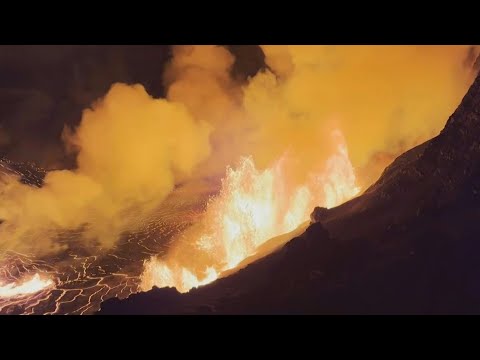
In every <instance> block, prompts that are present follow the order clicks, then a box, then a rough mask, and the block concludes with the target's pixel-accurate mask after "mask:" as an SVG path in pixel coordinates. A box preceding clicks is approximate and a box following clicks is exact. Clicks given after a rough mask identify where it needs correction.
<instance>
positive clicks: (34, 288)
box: [0, 274, 54, 298]
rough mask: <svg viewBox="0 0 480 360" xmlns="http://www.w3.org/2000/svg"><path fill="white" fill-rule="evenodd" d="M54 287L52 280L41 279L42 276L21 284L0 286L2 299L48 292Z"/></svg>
mask: <svg viewBox="0 0 480 360" xmlns="http://www.w3.org/2000/svg"><path fill="white" fill-rule="evenodd" d="M53 285H54V282H53V280H52V279H50V278H44V277H41V276H40V274H35V275H34V276H33V277H32V278H30V279H25V280H23V281H21V282H20V283H11V284H7V285H0V298H12V297H18V296H24V295H31V294H35V293H38V292H40V291H44V290H47V289H49V288H51V287H52V286H53Z"/></svg>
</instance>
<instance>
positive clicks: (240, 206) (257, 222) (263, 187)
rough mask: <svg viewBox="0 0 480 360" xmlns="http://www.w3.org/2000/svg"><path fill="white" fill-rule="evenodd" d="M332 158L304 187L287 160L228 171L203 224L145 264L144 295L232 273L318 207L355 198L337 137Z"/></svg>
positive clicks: (246, 161)
mask: <svg viewBox="0 0 480 360" xmlns="http://www.w3.org/2000/svg"><path fill="white" fill-rule="evenodd" d="M334 137H335V139H336V143H337V149H336V151H335V153H334V154H333V155H332V156H331V157H330V158H329V159H328V160H327V162H326V165H325V167H324V168H323V169H321V170H320V171H319V172H317V173H314V174H311V176H310V177H309V179H308V180H307V181H306V184H302V185H292V184H291V183H289V182H288V181H287V179H288V171H287V166H288V159H287V158H285V157H284V158H282V159H280V160H278V161H277V162H276V163H275V164H274V165H273V166H272V167H271V168H268V169H266V170H264V171H259V170H257V169H256V167H255V164H254V162H253V160H252V158H244V159H243V160H242V161H241V163H240V166H239V167H238V168H237V169H236V170H234V169H231V168H229V169H227V174H226V177H225V179H224V180H223V183H222V190H221V192H220V195H219V196H218V197H216V198H214V199H212V200H211V201H210V202H209V204H208V206H207V211H206V213H205V216H204V218H203V220H202V222H201V223H199V224H197V225H196V226H193V227H192V228H190V229H189V230H187V231H186V232H185V233H184V234H183V235H182V236H181V237H180V239H178V241H176V242H175V244H176V245H175V246H174V247H173V248H172V249H171V250H170V253H169V254H167V257H166V258H164V259H157V258H152V259H151V260H149V261H147V262H146V263H145V269H144V273H143V274H142V289H144V290H149V289H151V288H152V287H153V286H154V285H155V286H158V287H175V288H177V290H178V291H180V292H187V291H189V290H190V289H191V288H193V287H198V286H201V285H205V284H207V283H210V282H212V281H214V280H216V279H217V278H218V276H219V275H220V274H221V273H222V272H223V271H226V270H229V269H232V268H234V267H236V266H237V265H238V264H239V263H240V262H241V261H243V260H244V259H245V258H247V257H248V256H251V255H253V254H255V252H256V250H257V249H258V247H259V246H260V245H262V244H263V243H265V241H267V240H269V239H271V238H273V237H275V236H278V235H281V234H284V233H288V232H290V231H292V230H294V229H295V228H297V227H298V226H299V225H300V224H302V223H303V222H305V221H306V220H308V218H309V215H310V212H311V211H312V209H313V208H314V207H315V206H316V205H323V206H326V207H332V206H336V205H339V204H341V203H342V202H344V201H346V200H348V199H350V198H352V197H353V196H355V195H357V194H358V193H359V191H360V189H359V188H358V187H357V186H356V178H355V173H354V170H353V167H352V164H351V162H350V160H349V158H348V151H347V147H346V144H345V141H344V139H343V136H342V135H341V133H340V132H338V131H337V132H335V133H334Z"/></svg>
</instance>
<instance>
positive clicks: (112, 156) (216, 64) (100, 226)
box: [0, 46, 478, 252]
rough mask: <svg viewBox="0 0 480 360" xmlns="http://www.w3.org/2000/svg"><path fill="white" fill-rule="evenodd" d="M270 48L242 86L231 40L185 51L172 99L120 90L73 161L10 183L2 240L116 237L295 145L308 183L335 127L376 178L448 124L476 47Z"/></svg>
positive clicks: (293, 169)
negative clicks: (177, 194)
mask: <svg viewBox="0 0 480 360" xmlns="http://www.w3.org/2000/svg"><path fill="white" fill-rule="evenodd" d="M262 49H263V52H264V54H265V61H266V63H267V65H268V68H269V69H267V70H265V71H262V72H260V73H258V74H257V75H255V76H254V77H252V78H250V79H248V80H247V83H240V82H238V81H237V80H235V79H234V78H233V77H232V76H231V72H232V66H233V64H234V62H235V58H234V57H233V55H232V54H231V53H230V52H229V51H228V50H227V49H226V48H225V47H221V46H178V47H174V48H173V58H172V60H171V62H170V64H169V65H168V66H167V68H166V70H165V74H164V83H165V85H166V87H167V88H168V92H167V98H166V99H154V98H152V97H150V96H149V95H148V94H147V93H146V91H145V89H144V88H143V87H142V86H141V85H134V86H127V85H122V84H115V85H113V86H112V88H111V89H110V90H109V92H108V93H107V94H106V95H105V97H104V98H103V99H101V100H99V101H98V102H97V103H95V104H94V105H93V106H92V109H87V110H85V111H84V114H83V117H82V121H81V123H80V125H79V127H78V128H76V129H73V130H72V129H67V130H66V131H65V133H64V139H65V143H66V146H67V147H69V148H70V149H74V150H75V151H77V152H78V155H77V164H78V168H77V169H76V170H74V171H66V170H64V171H52V172H49V173H48V174H47V176H46V179H45V185H44V186H43V187H42V188H40V189H35V188H30V187H28V186H26V185H23V184H20V183H19V182H18V181H16V179H14V178H12V177H4V178H2V179H1V181H2V182H3V184H2V185H1V187H0V219H2V220H4V223H3V224H1V225H0V248H1V249H11V248H13V249H17V250H18V249H32V248H33V249H35V250H36V251H37V252H46V251H53V250H55V249H56V247H55V246H56V245H55V244H56V242H55V236H56V234H58V233H59V232H61V231H67V230H68V231H69V230H77V231H81V232H82V234H83V235H82V238H83V239H84V240H86V241H93V242H95V241H99V242H100V243H101V244H102V246H105V247H109V246H112V245H113V244H114V243H115V241H116V240H117V239H118V237H119V235H120V234H121V232H122V231H125V230H131V229H134V228H135V226H136V224H137V223H138V220H139V219H140V218H141V217H142V216H144V215H145V214H147V213H149V212H151V211H152V210H153V209H155V207H156V206H158V205H159V204H160V203H161V202H162V201H163V200H164V199H165V197H166V196H167V195H168V194H169V193H170V192H171V191H172V190H173V188H174V187H175V184H178V183H180V182H185V181H195V180H198V179H199V178H203V177H209V176H219V175H223V174H224V173H225V168H226V166H227V165H233V164H236V163H237V161H238V159H239V158H240V157H241V156H251V157H252V159H253V161H254V162H255V164H256V166H257V167H258V168H259V169H263V168H266V167H268V166H271V164H272V163H274V162H275V161H276V160H278V159H279V158H280V157H282V156H283V155H284V154H285V153H288V155H289V156H288V159H291V160H290V161H289V162H288V164H287V165H286V166H287V167H288V171H287V172H286V173H288V174H289V176H291V178H292V180H294V182H295V183H302V182H303V181H305V179H306V178H307V176H308V174H309V173H311V172H312V171H315V170H316V169H318V168H321V167H323V166H324V165H325V161H326V159H327V158H328V156H329V155H331V154H332V151H333V148H334V146H335V144H334V143H332V137H331V133H332V131H333V130H335V129H339V130H340V131H341V132H342V133H343V135H344V137H345V139H346V142H347V145H348V150H349V154H350V158H351V161H352V163H353V165H354V166H355V167H356V168H357V169H358V170H359V175H360V177H361V180H362V185H363V186H365V185H368V184H370V183H371V182H373V181H374V180H376V177H378V175H379V172H380V171H381V170H382V169H383V166H384V165H386V164H387V163H388V161H390V160H392V159H393V158H394V156H395V155H398V154H399V153H400V152H402V151H403V150H405V149H407V148H409V147H411V146H413V145H415V144H418V143H419V142H422V141H424V140H426V139H428V138H430V137H432V136H434V135H436V134H437V133H438V132H439V130H440V129H441V128H442V127H443V125H444V123H445V121H446V119H447V118H448V116H449V115H450V114H451V113H452V112H453V110H454V109H455V107H456V106H457V105H458V103H459V102H460V100H461V98H462V96H463V95H464V94H465V92H466V90H467V88H468V86H469V85H470V84H471V82H472V81H473V77H474V74H473V70H472V69H473V63H474V60H472V59H476V56H477V55H478V48H473V47H468V46H262ZM472 54H473V55H472ZM468 59H470V60H468ZM380 162H381V163H382V165H381V166H379V165H378V164H379V163H380ZM384 163H385V164H384Z"/></svg>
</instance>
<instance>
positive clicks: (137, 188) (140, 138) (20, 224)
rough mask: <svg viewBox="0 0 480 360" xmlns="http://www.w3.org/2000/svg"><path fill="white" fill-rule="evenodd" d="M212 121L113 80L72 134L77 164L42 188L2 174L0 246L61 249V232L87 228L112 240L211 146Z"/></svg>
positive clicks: (90, 234) (92, 236)
mask: <svg viewBox="0 0 480 360" xmlns="http://www.w3.org/2000/svg"><path fill="white" fill-rule="evenodd" d="M209 132H210V128H209V126H208V125H207V124H206V123H203V122H201V121H196V120H194V119H193V118H192V117H191V115H190V113H189V112H188V111H187V109H186V108H185V106H184V105H182V104H179V103H173V102H168V101H166V100H163V99H152V98H151V97H150V96H149V95H148V94H147V93H146V92H145V89H144V88H143V87H142V86H140V85H135V86H127V85H122V84H116V85H114V86H112V88H111V89H110V91H109V92H108V94H107V95H106V96H105V98H104V99H102V100H100V101H99V102H98V103H96V104H94V106H93V109H92V110H85V112H84V114H83V117H82V121H81V124H80V126H79V127H78V129H76V130H75V132H67V133H66V136H65V138H66V141H67V143H68V144H70V145H71V146H74V147H76V148H78V151H79V152H78V157H77V162H78V169H76V170H74V171H67V170H64V171H51V172H49V173H47V175H46V177H45V184H44V186H43V187H42V188H40V189H38V188H32V187H29V186H26V185H23V184H21V183H19V182H18V181H16V179H14V178H12V177H3V180H2V181H3V184H2V191H1V193H0V201H1V203H0V218H1V219H3V220H5V223H4V224H2V226H0V247H1V248H2V249H16V250H23V249H28V250H29V251H36V252H38V253H41V252H47V251H52V250H55V249H56V247H55V242H54V240H55V233H56V231H60V230H66V229H78V228H82V229H83V230H84V235H83V238H84V239H86V240H87V241H99V242H101V243H102V245H104V246H105V247H109V246H111V245H113V244H114V242H115V241H116V240H117V239H118V236H119V234H120V233H121V232H122V231H124V230H127V229H132V228H134V227H135V224H136V222H137V221H138V220H139V219H140V218H141V217H142V215H145V214H147V213H148V212H149V211H151V210H152V209H153V208H154V207H155V206H156V205H158V204H159V203H160V202H161V201H162V200H163V199H164V198H165V197H166V196H167V195H168V193H169V192H170V191H171V190H172V189H173V188H174V186H175V184H176V183H177V182H178V181H181V179H183V178H185V177H188V176H189V174H190V173H191V171H192V170H193V168H194V167H195V166H196V165H197V164H198V163H199V162H201V161H202V160H204V159H205V158H206V157H207V156H208V154H209V151H210V146H209V142H208V135H209Z"/></svg>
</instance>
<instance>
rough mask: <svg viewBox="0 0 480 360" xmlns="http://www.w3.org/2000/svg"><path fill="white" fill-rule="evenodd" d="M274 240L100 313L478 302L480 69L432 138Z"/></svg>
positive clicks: (332, 309)
mask: <svg viewBox="0 0 480 360" xmlns="http://www.w3.org/2000/svg"><path fill="white" fill-rule="evenodd" d="M312 219H314V220H315V223H313V224H311V226H310V227H309V228H308V229H307V230H306V232H305V233H304V234H302V235H301V236H299V237H297V238H294V239H292V240H291V241H290V242H289V243H287V244H286V245H285V246H284V247H283V248H281V249H280V250H278V251H276V252H275V253H273V254H271V255H269V256H267V257H265V258H263V259H261V260H259V261H257V262H256V263H253V264H251V265H249V266H248V267H246V268H245V269H243V270H241V271H239V272H238V273H236V274H233V275H231V276H229V277H227V278H224V279H221V280H219V281H217V282H215V283H213V284H210V285H208V286H205V287H203V288H200V289H197V290H194V291H191V292H190V293H188V294H185V295H180V294H178V293H177V292H176V291H175V290H174V289H153V290H151V291H149V292H146V293H141V294H137V295H133V296H131V297H130V298H128V299H126V300H122V301H120V300H117V299H114V300H109V301H108V302H106V303H105V304H104V305H103V307H102V311H101V313H103V314H133V313H135V314H179V313H184V314H202V313H209V314H259V313H260V314H267V313H269V314H271V313H274V314H292V313H301V314H470V313H474V314H478V313H480V221H479V219H480V77H478V78H477V79H476V80H475V82H474V84H473V85H472V86H471V88H470V90H469V92H468V93H467V95H466V96H465V97H464V99H463V101H462V103H461V104H460V106H459V107H458V109H457V110H456V111H455V113H454V114H453V115H452V116H451V117H450V119H448V121H447V124H446V126H445V128H444V129H443V131H442V132H441V133H440V134H439V135H438V136H437V137H435V138H434V139H432V140H430V141H428V142H426V143H424V144H422V145H420V146H417V147H415V148H414V149H411V150H410V151H407V152H406V153H404V154H403V155H402V156H400V157H399V158H397V159H396V160H395V161H394V162H393V163H392V164H391V165H390V166H389V167H387V169H385V171H384V173H383V174H382V176H381V178H380V179H379V180H378V181H377V182H376V183H375V184H374V185H373V186H371V187H370V188H369V189H368V190H367V191H366V192H365V193H364V194H363V195H362V196H360V197H358V198H356V199H353V200H351V201H349V202H347V203H345V204H343V205H342V206H339V207H337V208H334V209H331V210H325V209H318V210H317V211H316V214H315V216H312Z"/></svg>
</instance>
